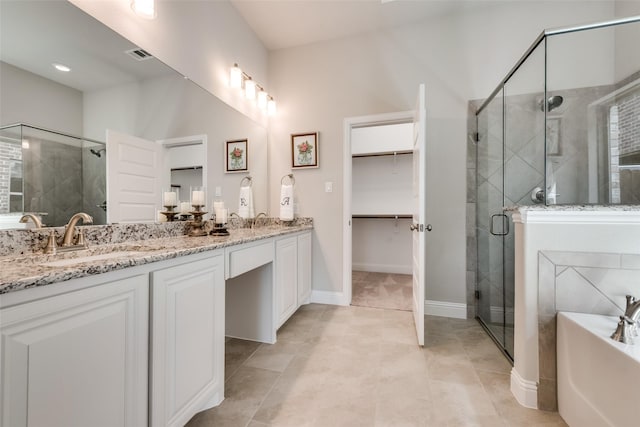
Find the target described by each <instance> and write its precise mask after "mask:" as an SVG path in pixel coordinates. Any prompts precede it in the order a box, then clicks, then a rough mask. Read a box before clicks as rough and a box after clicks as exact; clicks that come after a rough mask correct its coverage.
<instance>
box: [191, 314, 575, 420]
mask: <svg viewBox="0 0 640 427" xmlns="http://www.w3.org/2000/svg"><path fill="white" fill-rule="evenodd" d="M425 328H426V330H427V334H426V339H425V341H426V345H425V346H424V347H423V348H421V347H419V346H418V345H417V342H416V337H415V331H414V326H413V315H412V313H410V312H406V311H399V310H388V309H376V308H366V307H354V306H350V307H340V306H329V305H320V304H309V305H306V306H303V307H301V308H300V309H299V310H298V311H297V312H296V313H295V314H294V315H293V316H292V317H291V318H290V319H289V320H288V321H287V322H286V323H285V324H284V325H283V326H282V327H281V328H280V330H279V331H278V342H277V344H273V345H269V344H260V343H255V342H250V341H243V340H238V339H227V341H226V360H225V369H226V372H225V377H226V382H225V400H224V401H223V402H222V404H221V405H220V406H218V407H216V408H212V409H210V410H207V411H203V412H201V413H199V414H196V415H195V416H194V417H193V418H192V419H191V420H190V421H189V423H188V424H187V426H188V427H214V426H223V427H236V426H239V427H265V426H283V427H284V426H292V427H293V426H295V427H301V426H309V427H334V426H335V427H339V426H348V427H358V426H363V427H385V426H389V427H391V426H393V427H398V426H402V427H413V426H437V427H453V426H460V427H462V426H487V427H519V426H531V425H534V426H547V427H551V426H558V427H559V426H566V424H565V423H564V422H563V420H562V419H561V418H560V416H559V415H558V413H557V412H544V411H537V410H534V409H527V408H524V407H522V406H520V405H519V404H518V403H517V402H516V400H515V399H514V397H513V395H512V394H511V392H510V391H509V385H510V375H509V373H510V370H511V365H510V364H509V363H508V362H507V360H506V359H505V358H504V356H503V355H502V354H501V353H500V351H499V350H498V349H497V348H496V346H495V344H494V343H493V341H492V340H491V339H490V338H489V337H488V335H487V334H486V333H485V332H484V330H483V329H482V327H481V326H480V325H479V324H478V322H477V321H475V320H460V319H450V318H444V317H433V316H426V317H425Z"/></svg>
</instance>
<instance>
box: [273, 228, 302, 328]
mask: <svg viewBox="0 0 640 427" xmlns="http://www.w3.org/2000/svg"><path fill="white" fill-rule="evenodd" d="M275 292H276V314H277V327H278V328H279V327H280V326H282V325H283V324H284V322H286V321H287V319H289V317H291V315H292V314H293V313H295V311H296V310H297V309H298V307H300V305H302V304H307V303H308V302H309V297H310V294H311V232H305V233H301V234H298V235H293V236H287V237H283V238H281V239H278V240H276V242H275Z"/></svg>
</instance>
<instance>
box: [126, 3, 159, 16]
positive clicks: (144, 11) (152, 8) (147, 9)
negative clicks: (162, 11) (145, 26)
mask: <svg viewBox="0 0 640 427" xmlns="http://www.w3.org/2000/svg"><path fill="white" fill-rule="evenodd" d="M131 9H132V10H133V11H134V12H135V13H136V15H138V16H139V17H141V18H144V19H155V18H156V0H131Z"/></svg>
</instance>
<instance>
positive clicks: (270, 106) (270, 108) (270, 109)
mask: <svg viewBox="0 0 640 427" xmlns="http://www.w3.org/2000/svg"><path fill="white" fill-rule="evenodd" d="M267 114H268V115H270V116H274V115H275V114H276V101H274V100H273V98H272V97H271V96H270V97H269V101H268V102H267Z"/></svg>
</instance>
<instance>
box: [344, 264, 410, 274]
mask: <svg viewBox="0 0 640 427" xmlns="http://www.w3.org/2000/svg"><path fill="white" fill-rule="evenodd" d="M351 269H352V270H354V271H367V272H370V273H390V274H413V267H412V266H411V265H397V264H364V263H356V262H354V263H353V264H352V265H351Z"/></svg>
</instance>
